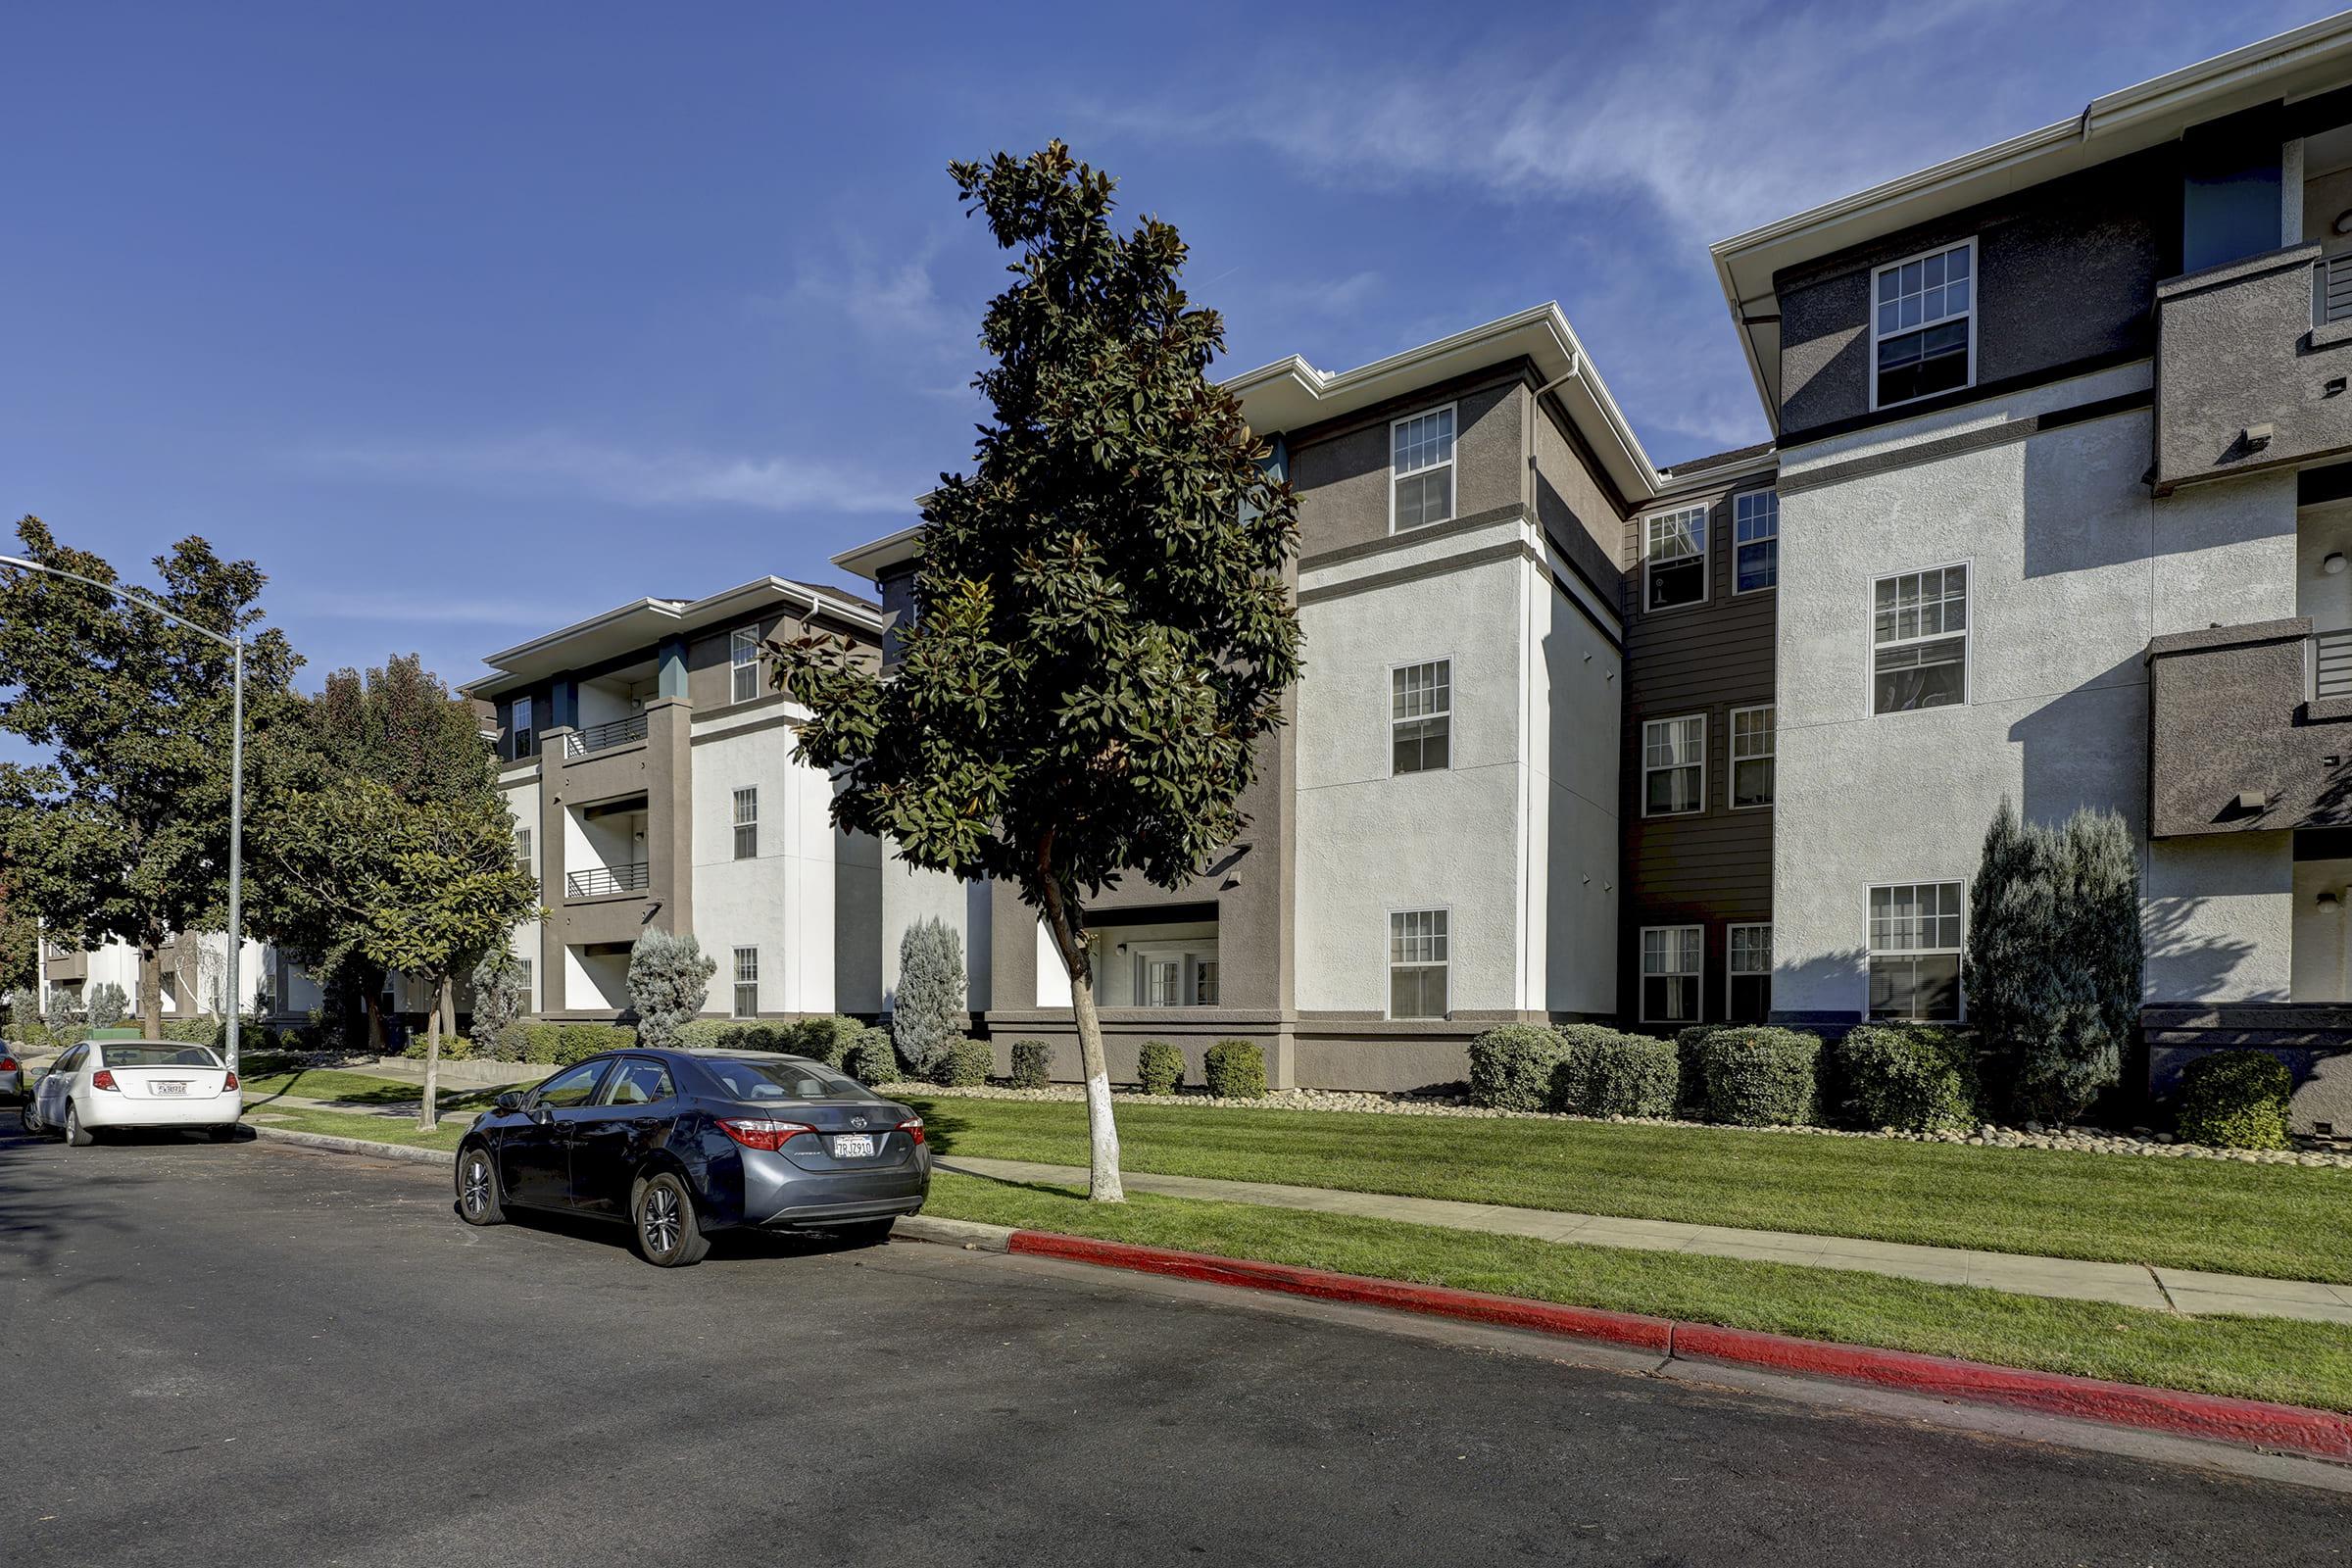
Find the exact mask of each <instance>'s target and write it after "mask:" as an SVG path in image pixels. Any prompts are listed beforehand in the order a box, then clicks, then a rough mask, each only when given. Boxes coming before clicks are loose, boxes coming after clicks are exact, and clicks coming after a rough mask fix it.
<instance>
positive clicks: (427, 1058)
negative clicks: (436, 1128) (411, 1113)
mask: <svg viewBox="0 0 2352 1568" xmlns="http://www.w3.org/2000/svg"><path fill="white" fill-rule="evenodd" d="M445 1011H446V1012H448V1013H449V1014H450V1015H451V1016H452V1017H453V1018H454V1017H455V1016H456V1015H457V1014H456V1007H455V1005H454V1004H453V1003H452V1001H451V999H450V982H449V976H447V975H443V976H442V977H441V983H440V985H439V986H437V987H436V988H434V991H433V1006H432V1013H431V1016H430V1018H429V1020H428V1021H427V1022H426V1024H425V1026H424V1107H423V1109H422V1110H420V1111H419V1112H418V1113H417V1126H419V1127H421V1128H423V1129H424V1130H425V1131H426V1132H428V1133H429V1132H431V1131H432V1130H433V1114H434V1112H433V1102H434V1100H435V1099H436V1097H437V1096H438V1095H439V1094H440V1090H441V1015H442V1013H443V1012H445Z"/></svg>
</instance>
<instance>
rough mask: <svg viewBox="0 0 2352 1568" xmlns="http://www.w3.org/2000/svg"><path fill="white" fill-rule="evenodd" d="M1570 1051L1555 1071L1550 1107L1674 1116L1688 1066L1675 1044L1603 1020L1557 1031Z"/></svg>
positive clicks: (1584, 1113)
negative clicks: (1684, 1066) (1625, 1031)
mask: <svg viewBox="0 0 2352 1568" xmlns="http://www.w3.org/2000/svg"><path fill="white" fill-rule="evenodd" d="M1552 1032H1553V1033H1554V1034H1556V1035H1557V1036H1558V1037H1559V1039H1560V1042H1561V1044H1562V1045H1564V1046H1566V1047H1567V1054H1566V1055H1565V1056H1564V1057H1562V1058H1561V1060H1560V1063H1559V1065H1558V1066H1556V1067H1554V1068H1553V1069H1552V1073H1551V1092H1550V1096H1549V1099H1548V1101H1547V1103H1545V1105H1544V1108H1545V1109H1546V1110H1566V1111H1574V1112H1575V1113H1576V1114H1578V1115H1580V1116H1650V1117H1660V1116H1671V1115H1673V1114H1674V1103H1675V1089H1676V1086H1677V1085H1678V1084H1680V1083H1681V1081H1682V1068H1681V1064H1680V1062H1679V1061H1678V1059H1677V1057H1676V1054H1675V1048H1674V1047H1673V1046H1671V1045H1669V1044H1667V1043H1666V1042H1665V1041H1663V1040H1655V1039H1652V1038H1650V1037H1649V1036H1647V1035H1629V1034H1623V1033H1620V1032H1619V1031H1617V1030H1615V1029H1610V1028H1607V1027H1605V1026H1603V1025H1600V1024H1592V1023H1576V1024H1568V1025H1565V1026H1563V1027H1561V1028H1558V1029H1555V1030H1554V1031H1552Z"/></svg>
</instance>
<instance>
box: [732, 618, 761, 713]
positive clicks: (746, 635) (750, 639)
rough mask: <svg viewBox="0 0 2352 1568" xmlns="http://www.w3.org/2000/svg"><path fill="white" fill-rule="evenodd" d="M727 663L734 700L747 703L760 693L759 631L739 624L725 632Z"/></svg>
mask: <svg viewBox="0 0 2352 1568" xmlns="http://www.w3.org/2000/svg"><path fill="white" fill-rule="evenodd" d="M727 663H728V665H729V667H730V668H731V670H732V672H733V673H732V679H733V680H734V682H735V688H734V700H735V701H736V702H739V703H748V702H750V701H751V700H752V699H753V698H755V697H757V696H759V695H760V632H759V629H758V628H757V627H753V626H741V627H738V628H736V629H735V630H734V631H732V632H729V633H728V634H727Z"/></svg>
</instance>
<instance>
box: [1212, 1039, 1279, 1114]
mask: <svg viewBox="0 0 2352 1568" xmlns="http://www.w3.org/2000/svg"><path fill="white" fill-rule="evenodd" d="M1201 1077H1202V1078H1203V1079H1204V1080H1206V1081H1207V1084H1208V1092H1209V1093H1210V1094H1212V1095H1215V1096H1216V1097H1217V1098H1218V1099H1220V1100H1262V1099H1264V1098H1265V1093H1266V1054H1265V1053H1264V1052H1262V1051H1260V1050H1258V1049H1257V1047H1255V1046H1253V1045H1251V1044H1250V1042H1249V1041H1247V1040H1220V1041H1218V1042H1217V1043H1216V1044H1215V1045H1213V1046H1211V1047H1209V1048H1208V1051H1207V1053H1206V1054H1204V1055H1203V1056H1202V1057H1201Z"/></svg>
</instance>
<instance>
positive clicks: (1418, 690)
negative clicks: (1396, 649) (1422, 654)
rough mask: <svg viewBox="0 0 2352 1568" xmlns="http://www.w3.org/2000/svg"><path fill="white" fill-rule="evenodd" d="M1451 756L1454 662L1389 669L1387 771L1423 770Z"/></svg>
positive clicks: (1446, 762)
mask: <svg viewBox="0 0 2352 1568" xmlns="http://www.w3.org/2000/svg"><path fill="white" fill-rule="evenodd" d="M1452 757H1453V661H1452V660H1450V659H1433V660H1430V661H1428V662H1425V663H1419V664H1398V665H1397V666H1396V667H1395V668H1394V669H1391V670H1390V671H1389V759H1390V763H1389V770H1390V773H1391V775H1392V776H1394V775H1395V774H1397V773H1424V772H1429V771H1432V770H1434V769H1438V768H1443V767H1446V766H1448V765H1450V762H1451V760H1452Z"/></svg>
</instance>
